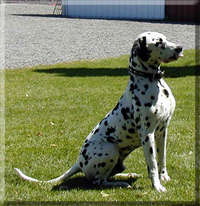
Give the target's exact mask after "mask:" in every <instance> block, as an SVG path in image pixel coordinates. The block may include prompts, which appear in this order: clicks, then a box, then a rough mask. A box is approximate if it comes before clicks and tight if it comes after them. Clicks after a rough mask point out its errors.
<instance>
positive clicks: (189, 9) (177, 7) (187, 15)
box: [165, 0, 200, 22]
mask: <svg viewBox="0 0 200 206" xmlns="http://www.w3.org/2000/svg"><path fill="white" fill-rule="evenodd" d="M196 3H197V0H173V1H172V0H166V6H165V16H166V19H167V20H172V21H180V22H195V20H196V18H197V12H200V11H198V7H197V4H196Z"/></svg>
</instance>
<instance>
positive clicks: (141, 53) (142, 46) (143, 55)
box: [131, 37, 151, 61]
mask: <svg viewBox="0 0 200 206" xmlns="http://www.w3.org/2000/svg"><path fill="white" fill-rule="evenodd" d="M150 53H151V52H150V51H149V50H148V49H147V42H146V37H142V39H141V38H139V39H138V40H136V41H135V43H134V44H133V48H132V50H131V55H132V57H133V56H138V57H140V59H141V60H142V61H148V59H149V58H150Z"/></svg>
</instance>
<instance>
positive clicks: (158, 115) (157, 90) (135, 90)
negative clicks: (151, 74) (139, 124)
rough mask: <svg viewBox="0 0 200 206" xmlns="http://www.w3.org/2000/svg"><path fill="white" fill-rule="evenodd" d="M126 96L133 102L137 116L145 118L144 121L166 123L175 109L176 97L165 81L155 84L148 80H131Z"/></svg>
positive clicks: (155, 82)
mask: <svg viewBox="0 0 200 206" xmlns="http://www.w3.org/2000/svg"><path fill="white" fill-rule="evenodd" d="M126 96H127V98H128V99H129V101H130V99H131V100H132V104H133V107H134V113H136V115H135V116H137V115H138V116H140V117H143V119H144V120H145V119H147V118H148V119H150V120H151V119H152V120H153V119H157V120H158V121H162V120H163V121H165V120H167V119H168V118H169V117H171V116H172V114H173V112H174V109H175V99H174V96H173V94H172V92H171V90H170V88H169V87H168V85H167V84H166V82H165V81H164V80H163V79H161V80H160V81H153V82H151V81H150V80H149V79H147V78H137V79H134V81H132V80H130V82H129V84H128V87H127V89H126ZM125 101H127V100H126V99H125V100H124V102H125Z"/></svg>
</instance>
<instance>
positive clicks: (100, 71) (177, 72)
mask: <svg viewBox="0 0 200 206" xmlns="http://www.w3.org/2000/svg"><path fill="white" fill-rule="evenodd" d="M161 69H162V70H163V71H165V77H171V78H177V77H186V76H194V75H195V73H196V70H197V68H196V67H195V66H189V67H187V66H186V67H161ZM34 72H39V73H47V74H55V75H58V76H66V77H95V76H96V77H100V76H128V75H129V74H128V69H127V68H95V69H92V68H91V69H90V68H50V69H36V70H34Z"/></svg>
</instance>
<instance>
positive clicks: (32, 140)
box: [5, 50, 195, 201]
mask: <svg viewBox="0 0 200 206" xmlns="http://www.w3.org/2000/svg"><path fill="white" fill-rule="evenodd" d="M127 66H128V55H125V56H120V57H118V58H109V59H103V60H95V61H79V62H72V63H63V64H56V65H50V66H37V67H33V68H28V69H17V70H6V176H5V178H6V200H9V201H11V200H14V201H16V200H25V201H193V200H195V161H194V160H195V151H194V149H195V146H194V145H195V138H194V136H195V135H194V116H195V115H194V104H195V97H194V95H195V94H194V93H195V92H194V81H195V78H194V51H193V50H189V51H185V57H184V58H182V59H180V60H178V61H177V62H173V63H170V64H166V65H163V67H162V68H164V70H166V78H165V80H166V81H167V83H168V84H169V86H170V87H171V90H172V92H173V94H174V96H175V98H176V110H175V114H174V116H173V118H172V121H171V124H170V127H169V134H168V149H167V153H168V155H167V165H168V172H169V175H170V176H171V178H172V180H171V181H170V182H169V183H167V184H166V185H165V186H166V188H167V190H168V191H167V193H161V194H160V193H157V192H156V191H155V190H153V189H152V187H151V182H150V180H149V179H148V177H147V171H146V164H145V161H144V155H143V151H142V148H140V149H138V150H136V151H134V152H133V153H131V155H130V156H129V157H128V158H127V160H126V161H125V164H126V166H127V169H126V171H125V172H136V173H139V174H142V175H143V177H142V178H139V179H137V180H135V181H133V182H132V186H133V189H132V190H130V189H122V188H110V189H108V188H95V187H92V186H91V185H90V184H88V183H87V180H86V179H85V178H84V176H83V175H82V174H77V175H75V176H74V177H72V178H71V179H70V180H69V181H68V182H67V183H65V184H64V187H66V186H67V187H68V189H64V188H63V187H52V186H51V185H39V184H35V183H29V182H26V181H23V180H21V179H20V178H19V177H18V176H17V175H16V173H15V172H14V169H13V168H14V167H18V168H21V169H22V171H24V172H25V173H26V174H28V175H31V176H33V177H36V178H39V179H42V180H47V179H51V178H54V177H56V176H59V175H60V174H62V173H63V172H64V171H66V170H67V169H69V168H70V167H71V166H72V165H73V164H74V163H75V161H76V159H77V157H78V155H79V151H80V148H81V145H82V143H83V142H84V139H85V137H86V136H87V135H88V134H89V132H90V131H91V130H92V129H93V128H94V126H95V125H96V124H97V123H98V122H99V121H100V120H101V119H102V118H103V117H104V116H105V114H106V113H107V112H108V111H110V109H112V108H113V107H114V106H115V105H116V103H117V101H118V99H119V98H120V97H121V95H122V93H123V92H124V90H125V87H126V85H127V81H128V79H129V76H128V74H127ZM102 191H103V192H104V193H106V194H107V195H108V196H106V197H105V196H104V195H102Z"/></svg>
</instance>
